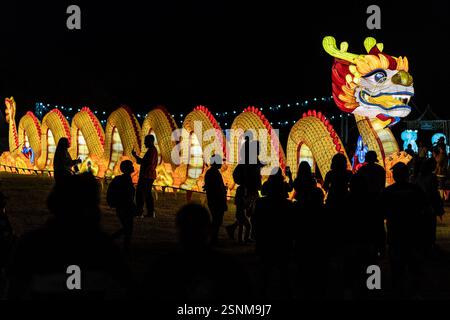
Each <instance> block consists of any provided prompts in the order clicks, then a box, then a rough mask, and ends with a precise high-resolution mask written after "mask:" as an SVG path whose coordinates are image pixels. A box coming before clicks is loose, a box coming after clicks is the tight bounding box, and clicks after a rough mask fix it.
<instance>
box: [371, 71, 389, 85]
mask: <svg viewBox="0 0 450 320" xmlns="http://www.w3.org/2000/svg"><path fill="white" fill-rule="evenodd" d="M386 77H387V74H386V72H384V71H378V72H377V73H375V74H374V75H373V78H374V79H375V81H376V82H377V83H383V82H385V81H386Z"/></svg>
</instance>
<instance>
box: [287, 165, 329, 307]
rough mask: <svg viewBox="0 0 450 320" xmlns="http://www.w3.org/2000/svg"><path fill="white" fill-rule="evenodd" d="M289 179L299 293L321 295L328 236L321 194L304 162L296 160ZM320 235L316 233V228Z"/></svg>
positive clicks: (323, 290) (326, 258)
mask: <svg viewBox="0 0 450 320" xmlns="http://www.w3.org/2000/svg"><path fill="white" fill-rule="evenodd" d="M297 172H298V173H297V177H296V178H295V179H294V181H293V187H294V190H295V197H294V198H295V202H294V204H293V223H292V225H293V227H292V229H293V238H294V257H295V260H296V263H297V266H298V272H299V281H300V282H301V288H302V296H303V297H305V298H311V299H320V298H323V297H324V296H325V294H326V286H327V283H328V275H327V274H328V270H327V268H328V264H329V245H330V241H332V239H331V238H329V231H328V228H329V227H330V226H329V223H328V218H327V216H326V211H325V210H324V194H323V191H322V189H320V188H319V187H317V183H316V180H315V178H314V176H313V174H312V172H311V166H310V165H309V163H308V162H306V161H302V162H300V164H299V168H298V171H297ZM319 230H320V232H321V236H320V237H318V236H317V234H318V232H319Z"/></svg>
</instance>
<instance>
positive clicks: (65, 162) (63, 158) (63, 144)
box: [53, 137, 81, 183]
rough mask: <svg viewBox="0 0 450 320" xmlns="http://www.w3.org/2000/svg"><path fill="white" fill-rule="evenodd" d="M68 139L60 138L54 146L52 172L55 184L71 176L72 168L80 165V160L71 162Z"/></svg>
mask: <svg viewBox="0 0 450 320" xmlns="http://www.w3.org/2000/svg"><path fill="white" fill-rule="evenodd" d="M69 147H70V144H69V139H67V138H66V137H62V138H60V139H59V141H58V145H57V146H56V150H55V155H54V157H53V170H54V177H55V183H60V182H61V181H63V180H64V178H66V177H68V176H70V175H72V174H73V172H72V167H73V166H75V165H76V164H78V163H81V160H80V159H75V160H73V159H72V158H71V157H70V154H69V151H68V149H69Z"/></svg>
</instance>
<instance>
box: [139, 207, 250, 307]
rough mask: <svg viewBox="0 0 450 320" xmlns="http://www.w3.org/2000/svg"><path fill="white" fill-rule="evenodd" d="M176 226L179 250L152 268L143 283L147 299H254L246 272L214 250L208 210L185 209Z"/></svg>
mask: <svg viewBox="0 0 450 320" xmlns="http://www.w3.org/2000/svg"><path fill="white" fill-rule="evenodd" d="M175 227H176V232H177V239H178V241H177V245H178V246H177V249H176V251H174V252H172V251H170V250H169V251H168V252H167V253H166V254H165V255H163V256H162V257H160V259H159V260H158V261H157V262H156V263H155V264H154V265H153V266H151V267H150V270H149V273H148V275H147V277H145V279H144V281H143V286H142V290H143V295H144V296H147V297H150V298H151V299H152V300H158V301H160V300H162V301H186V302H220V301H226V300H230V299H233V301H234V300H236V301H243V300H244V299H248V298H249V297H250V298H251V294H252V292H251V289H250V283H249V280H248V279H249V277H248V274H247V273H246V271H245V270H244V269H243V268H242V267H241V265H240V264H239V263H237V262H236V261H235V260H234V259H233V258H232V257H230V256H228V255H226V254H223V253H221V252H218V251H216V250H214V249H213V248H212V247H211V245H210V240H211V229H212V225H211V219H210V214H209V212H208V210H207V209H206V208H205V207H203V206H202V205H200V204H197V203H189V204H187V205H185V206H183V207H182V208H180V209H179V210H178V212H177V214H176V217H175ZM180 266H182V267H180ZM155 274H156V275H157V277H155ZM148 288H152V289H151V290H149V289H148Z"/></svg>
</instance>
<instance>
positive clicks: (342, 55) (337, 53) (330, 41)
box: [322, 36, 359, 62]
mask: <svg viewBox="0 0 450 320" xmlns="http://www.w3.org/2000/svg"><path fill="white" fill-rule="evenodd" d="M322 46H323V48H324V49H325V51H326V52H327V53H328V54H329V55H330V56H332V57H335V58H338V59H342V60H345V61H348V62H354V61H355V60H356V58H358V57H359V55H357V54H353V53H349V52H347V48H348V43H347V42H342V43H341V46H340V49H338V48H337V46H336V39H334V37H331V36H326V37H325V38H323V40H322Z"/></svg>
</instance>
